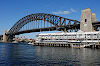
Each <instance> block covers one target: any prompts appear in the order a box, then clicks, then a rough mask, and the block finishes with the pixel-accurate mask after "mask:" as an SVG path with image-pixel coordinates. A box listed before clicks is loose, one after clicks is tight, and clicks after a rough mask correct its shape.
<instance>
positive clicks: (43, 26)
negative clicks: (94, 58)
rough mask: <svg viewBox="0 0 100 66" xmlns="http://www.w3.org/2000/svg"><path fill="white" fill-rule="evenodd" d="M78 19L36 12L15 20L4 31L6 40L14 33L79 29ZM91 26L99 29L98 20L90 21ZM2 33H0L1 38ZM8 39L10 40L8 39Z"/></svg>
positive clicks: (96, 29)
mask: <svg viewBox="0 0 100 66" xmlns="http://www.w3.org/2000/svg"><path fill="white" fill-rule="evenodd" d="M80 23H81V22H80V21H77V20H73V19H68V18H64V17H60V16H56V15H52V14H46V13H36V14H30V15H27V16H25V17H23V18H21V19H20V20H19V21H17V22H16V23H15V24H14V25H13V26H12V27H11V29H10V30H9V31H7V32H6V33H5V35H6V36H7V40H9V39H13V38H14V37H15V35H20V34H24V33H31V32H42V31H54V30H58V31H64V32H75V31H78V30H80ZM92 26H93V28H94V30H95V31H99V27H100V22H99V21H96V22H92ZM2 37H3V35H0V38H2ZM9 41H10V40H9Z"/></svg>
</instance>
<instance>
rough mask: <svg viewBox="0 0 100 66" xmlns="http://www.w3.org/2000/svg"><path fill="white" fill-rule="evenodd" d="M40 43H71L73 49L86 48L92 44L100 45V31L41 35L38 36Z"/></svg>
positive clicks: (37, 40) (37, 39)
mask: <svg viewBox="0 0 100 66" xmlns="http://www.w3.org/2000/svg"><path fill="white" fill-rule="evenodd" d="M36 42H37V43H38V42H39V43H41V42H42V43H62V44H68V43H71V44H72V47H85V46H88V45H91V44H99V43H100V31H96V32H83V31H81V30H79V31H78V32H70V33H69V32H57V33H40V34H38V35H37V38H36Z"/></svg>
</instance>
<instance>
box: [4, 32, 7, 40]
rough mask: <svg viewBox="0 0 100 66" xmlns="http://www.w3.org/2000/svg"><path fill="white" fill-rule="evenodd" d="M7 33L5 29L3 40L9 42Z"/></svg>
mask: <svg viewBox="0 0 100 66" xmlns="http://www.w3.org/2000/svg"><path fill="white" fill-rule="evenodd" d="M6 33H7V30H4V32H3V42H7V35H6Z"/></svg>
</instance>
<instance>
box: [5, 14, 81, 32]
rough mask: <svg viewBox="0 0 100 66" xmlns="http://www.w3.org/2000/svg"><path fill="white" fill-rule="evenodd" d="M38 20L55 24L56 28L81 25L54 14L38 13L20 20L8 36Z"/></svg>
mask: <svg viewBox="0 0 100 66" xmlns="http://www.w3.org/2000/svg"><path fill="white" fill-rule="evenodd" d="M37 20H43V21H44V23H45V21H47V22H49V23H51V24H53V25H54V26H55V27H64V26H66V25H67V26H69V27H70V26H71V25H76V24H77V23H80V22H79V21H77V20H72V19H67V18H64V17H60V16H56V15H52V14H45V13H36V14H31V15H27V16H25V17H23V18H22V19H20V20H19V21H18V22H17V23H15V24H14V26H13V27H12V28H11V29H10V30H9V31H8V33H7V34H14V33H17V32H18V31H19V30H20V29H21V28H22V27H23V26H24V25H26V24H27V23H29V22H32V21H37ZM66 22H67V24H66ZM71 22H74V23H73V24H71ZM44 28H45V27H44Z"/></svg>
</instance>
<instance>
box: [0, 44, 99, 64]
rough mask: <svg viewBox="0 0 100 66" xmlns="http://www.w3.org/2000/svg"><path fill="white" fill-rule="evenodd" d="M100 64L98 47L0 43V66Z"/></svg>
mask: <svg viewBox="0 0 100 66" xmlns="http://www.w3.org/2000/svg"><path fill="white" fill-rule="evenodd" d="M13 65H14V66H40V65H41V66H100V49H87V48H80V49H77V48H66V47H44V46H33V45H27V44H7V43H0V66H13Z"/></svg>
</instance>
